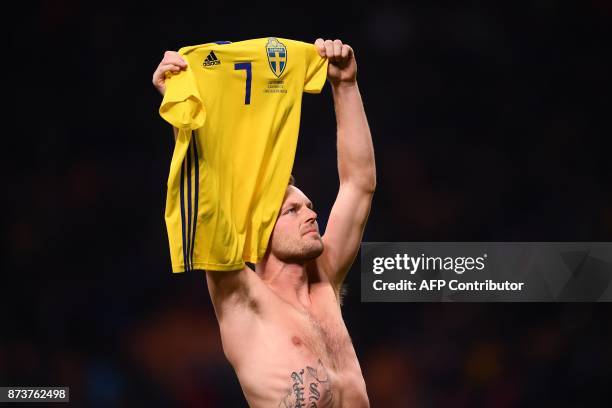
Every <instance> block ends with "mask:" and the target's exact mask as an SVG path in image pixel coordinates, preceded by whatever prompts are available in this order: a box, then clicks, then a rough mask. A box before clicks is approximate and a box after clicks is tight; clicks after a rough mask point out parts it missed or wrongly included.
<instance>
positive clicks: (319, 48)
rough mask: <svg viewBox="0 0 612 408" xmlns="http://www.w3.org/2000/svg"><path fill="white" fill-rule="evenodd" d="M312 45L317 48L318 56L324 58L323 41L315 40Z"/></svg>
mask: <svg viewBox="0 0 612 408" xmlns="http://www.w3.org/2000/svg"><path fill="white" fill-rule="evenodd" d="M314 45H315V47H316V48H317V51H318V52H319V55H320V56H322V57H324V56H325V41H323V39H322V38H317V40H316V41H315V42H314Z"/></svg>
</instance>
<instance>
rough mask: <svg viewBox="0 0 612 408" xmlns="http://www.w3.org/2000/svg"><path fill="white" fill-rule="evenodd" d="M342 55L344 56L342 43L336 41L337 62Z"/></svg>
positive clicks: (335, 53)
mask: <svg viewBox="0 0 612 408" xmlns="http://www.w3.org/2000/svg"><path fill="white" fill-rule="evenodd" d="M341 54H342V41H340V40H334V58H335V59H336V60H339V59H340V56H341Z"/></svg>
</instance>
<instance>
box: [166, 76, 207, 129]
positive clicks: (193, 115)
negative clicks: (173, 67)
mask: <svg viewBox="0 0 612 408" xmlns="http://www.w3.org/2000/svg"><path fill="white" fill-rule="evenodd" d="M159 114H160V115H161V117H162V118H164V119H165V120H166V121H167V122H169V123H170V124H171V125H172V126H174V127H176V128H178V129H190V130H195V129H198V128H201V127H202V126H204V122H205V121H206V110H205V109H204V104H203V103H202V98H201V97H200V94H199V92H198V87H197V83H196V79H195V76H194V74H193V71H192V70H191V67H189V66H188V67H187V69H186V70H184V71H180V72H179V73H178V74H174V75H172V76H170V77H169V78H168V79H166V93H165V95H164V99H163V100H162V103H161V106H160V107H159Z"/></svg>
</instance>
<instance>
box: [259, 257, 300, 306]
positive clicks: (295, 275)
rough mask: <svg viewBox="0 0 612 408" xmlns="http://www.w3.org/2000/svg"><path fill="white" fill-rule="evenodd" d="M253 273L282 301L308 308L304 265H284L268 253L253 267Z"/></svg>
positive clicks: (284, 263)
mask: <svg viewBox="0 0 612 408" xmlns="http://www.w3.org/2000/svg"><path fill="white" fill-rule="evenodd" d="M255 271H256V272H257V274H258V275H259V276H260V277H261V279H262V280H263V281H264V282H265V283H266V284H267V285H268V287H270V289H272V291H273V292H274V293H276V294H277V295H278V296H279V297H280V298H281V299H283V300H284V301H286V302H288V303H290V304H292V305H294V306H298V305H300V306H302V307H309V306H310V296H309V286H308V274H307V273H306V265H305V263H304V264H301V263H286V262H283V261H281V260H280V259H278V258H276V257H275V256H274V255H271V254H270V253H269V252H268V254H266V256H265V257H264V258H263V259H262V260H261V262H259V263H258V264H257V265H255Z"/></svg>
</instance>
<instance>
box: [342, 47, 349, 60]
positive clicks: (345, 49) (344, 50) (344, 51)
mask: <svg viewBox="0 0 612 408" xmlns="http://www.w3.org/2000/svg"><path fill="white" fill-rule="evenodd" d="M350 50H351V47H349V46H348V45H346V44H343V45H342V51H341V52H340V56H341V57H342V59H343V60H345V59H347V58H348V56H349V54H350Z"/></svg>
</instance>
